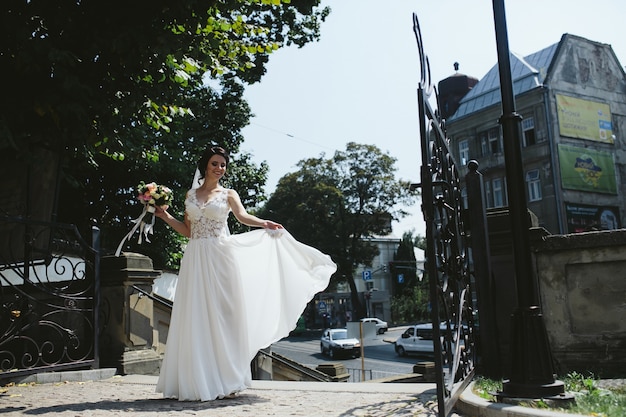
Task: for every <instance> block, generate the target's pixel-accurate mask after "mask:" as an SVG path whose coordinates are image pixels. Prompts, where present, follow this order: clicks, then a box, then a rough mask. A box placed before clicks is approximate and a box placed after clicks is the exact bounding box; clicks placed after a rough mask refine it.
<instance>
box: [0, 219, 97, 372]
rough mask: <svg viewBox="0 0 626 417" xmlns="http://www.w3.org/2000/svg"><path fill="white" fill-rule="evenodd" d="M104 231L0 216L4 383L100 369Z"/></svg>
mask: <svg viewBox="0 0 626 417" xmlns="http://www.w3.org/2000/svg"><path fill="white" fill-rule="evenodd" d="M99 263H100V255H99V230H98V229H97V228H95V227H94V228H93V229H92V244H88V243H87V242H86V241H85V240H84V239H83V238H82V236H81V235H80V233H79V232H78V230H77V228H76V227H75V226H74V225H67V224H59V223H50V222H41V221H33V220H29V219H25V218H21V217H8V216H0V378H2V379H4V378H10V377H14V376H19V375H24V374H32V373H36V372H41V371H53V370H60V369H70V368H86V367H97V366H98V356H99V355H98V327H99V321H98V313H97V312H98V309H99V285H100V275H99V269H100V265H99Z"/></svg>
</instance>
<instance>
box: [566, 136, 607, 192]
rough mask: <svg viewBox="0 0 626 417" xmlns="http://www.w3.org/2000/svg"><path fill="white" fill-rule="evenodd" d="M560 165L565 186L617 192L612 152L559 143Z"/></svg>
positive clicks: (576, 188)
mask: <svg viewBox="0 0 626 417" xmlns="http://www.w3.org/2000/svg"><path fill="white" fill-rule="evenodd" d="M559 165H560V169H561V183H562V185H563V188H566V189H569V190H578V191H590V192H596V193H605V194H617V180H616V178H615V161H614V160H613V154H612V153H610V152H603V151H597V150H593V149H587V148H582V147H579V146H569V145H563V144H559Z"/></svg>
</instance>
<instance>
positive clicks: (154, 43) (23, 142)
mask: <svg viewBox="0 0 626 417" xmlns="http://www.w3.org/2000/svg"><path fill="white" fill-rule="evenodd" d="M296 3H297V4H296ZM318 3H319V1H318V0H304V1H298V2H294V4H291V2H290V1H286V0H283V1H280V0H272V1H267V0H212V1H198V0H181V1H177V2H171V1H166V0H153V1H145V0H138V1H134V2H130V3H129V2H122V1H120V0H107V1H104V0H95V1H89V2H84V1H70V0H66V1H59V2H48V1H44V0H34V1H26V0H8V1H7V2H5V4H3V11H2V12H0V13H1V14H0V35H1V36H0V50H2V51H3V52H2V53H1V54H0V67H1V68H2V69H3V77H2V78H1V79H0V82H1V83H2V91H3V93H4V100H3V101H2V103H1V104H0V106H2V107H0V110H1V111H0V132H2V136H1V139H2V141H1V142H0V148H5V147H10V148H13V149H17V150H20V151H24V152H27V151H28V147H29V146H28V145H31V146H32V145H34V144H37V145H40V146H44V147H49V148H52V149H56V150H63V149H65V148H66V147H69V148H75V147H82V146H86V147H87V148H88V149H89V148H91V146H93V145H100V146H99V147H100V151H105V152H108V153H109V154H110V155H111V156H113V157H115V158H123V157H124V155H125V150H127V149H126V148H129V149H132V148H131V147H128V146H126V147H125V146H124V145H125V142H126V137H125V135H124V133H125V132H126V131H128V130H129V129H131V128H138V127H143V126H147V127H150V128H152V129H153V130H156V131H169V129H170V125H171V123H172V121H173V119H174V118H176V117H178V116H184V115H191V114H192V113H191V111H190V109H189V108H188V107H186V106H185V105H184V104H183V103H180V100H179V99H180V97H181V96H184V94H183V92H184V91H186V90H187V89H190V88H191V89H194V88H198V87H199V86H201V85H202V83H203V76H204V74H205V73H208V74H210V75H211V76H213V77H214V78H216V77H222V76H228V75H231V76H236V77H237V78H238V79H240V80H242V81H243V82H245V83H253V82H257V81H259V80H260V78H261V76H262V75H263V73H264V72H265V64H266V63H267V62H268V54H270V53H271V52H272V51H274V50H276V49H278V48H279V47H281V46H283V45H289V44H292V43H295V44H297V45H299V46H302V45H304V44H305V43H306V42H309V41H312V40H315V39H317V38H318V36H319V26H318V23H319V21H320V20H323V19H324V18H325V17H326V15H327V14H328V12H329V11H328V10H327V9H324V10H317V9H316V8H315V7H316V6H317V5H318ZM148 137H149V136H145V139H147V138H148ZM146 142H148V143H149V142H150V141H149V140H146ZM103 144H106V146H105V147H104V148H103V147H102V145H103Z"/></svg>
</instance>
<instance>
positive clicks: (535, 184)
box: [526, 169, 541, 201]
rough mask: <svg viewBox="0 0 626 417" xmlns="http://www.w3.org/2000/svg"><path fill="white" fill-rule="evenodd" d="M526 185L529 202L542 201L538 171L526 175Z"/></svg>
mask: <svg viewBox="0 0 626 417" xmlns="http://www.w3.org/2000/svg"><path fill="white" fill-rule="evenodd" d="M526 184H527V187H528V201H539V200H541V180H540V179H539V170H538V169H534V170H532V171H528V172H527V173H526Z"/></svg>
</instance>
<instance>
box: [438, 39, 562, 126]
mask: <svg viewBox="0 0 626 417" xmlns="http://www.w3.org/2000/svg"><path fill="white" fill-rule="evenodd" d="M558 46H559V44H558V43H555V44H554V45H551V46H549V47H547V48H545V49H542V50H541V51H539V52H535V53H534V54H531V55H528V56H526V57H521V56H519V55H517V54H515V53H513V52H511V55H510V56H511V77H512V79H513V94H514V95H516V96H517V95H518V94H522V93H525V92H526V91H529V90H532V89H534V88H537V87H540V86H541V85H542V84H543V81H544V80H545V78H546V75H547V71H548V68H549V67H550V63H551V62H552V59H553V58H554V54H555V52H556V50H557V47H558ZM501 99H502V97H501V95H500V71H499V69H498V65H497V64H496V65H494V66H493V67H492V68H491V69H490V70H489V72H488V73H487V75H485V76H484V77H483V78H482V79H481V80H480V81H479V82H478V84H476V85H475V86H474V88H472V89H471V90H470V92H469V93H467V95H466V96H465V97H463V99H462V100H461V102H460V104H459V108H458V109H457V111H456V112H455V113H454V114H453V115H452V116H451V117H450V118H449V119H448V122H453V121H455V120H458V119H461V118H463V117H465V116H469V115H470V114H472V113H475V112H477V111H480V110H482V109H485V108H487V107H489V106H492V105H494V104H497V103H500V101H501Z"/></svg>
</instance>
